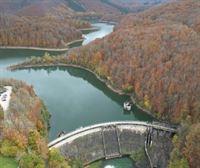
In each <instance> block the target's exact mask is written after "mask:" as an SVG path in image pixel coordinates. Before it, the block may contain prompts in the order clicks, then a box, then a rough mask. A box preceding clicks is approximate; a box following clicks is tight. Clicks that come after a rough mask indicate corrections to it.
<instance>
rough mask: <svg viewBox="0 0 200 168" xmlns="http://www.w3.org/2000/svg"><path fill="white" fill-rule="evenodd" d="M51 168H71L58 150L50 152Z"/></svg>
mask: <svg viewBox="0 0 200 168" xmlns="http://www.w3.org/2000/svg"><path fill="white" fill-rule="evenodd" d="M49 168H70V166H69V165H68V163H67V162H66V161H65V159H64V157H63V156H62V155H61V154H60V153H59V151H58V150H57V149H51V150H50V151H49Z"/></svg>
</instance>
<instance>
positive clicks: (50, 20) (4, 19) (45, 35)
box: [0, 1, 90, 48]
mask: <svg viewBox="0 0 200 168" xmlns="http://www.w3.org/2000/svg"><path fill="white" fill-rule="evenodd" d="M16 14H17V15H9V14H1V15H0V46H27V47H29V46H31V47H49V48H62V47H66V43H68V42H71V41H73V40H77V39H81V38H82V34H81V32H80V31H79V30H78V29H80V28H87V27H90V24H89V23H88V22H85V21H80V20H78V19H76V18H74V15H75V13H74V11H72V10H71V9H70V8H68V7H67V6H66V5H65V4H63V3H57V4H55V3H54V2H51V3H50V2H46V1H44V2H40V3H34V4H31V5H29V6H27V7H23V8H21V9H20V10H18V11H17V12H16Z"/></svg>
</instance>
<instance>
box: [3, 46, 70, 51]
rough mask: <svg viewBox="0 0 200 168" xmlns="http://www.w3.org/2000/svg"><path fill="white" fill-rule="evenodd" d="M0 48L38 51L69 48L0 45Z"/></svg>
mask: <svg viewBox="0 0 200 168" xmlns="http://www.w3.org/2000/svg"><path fill="white" fill-rule="evenodd" d="M0 49H25V50H39V51H68V50H69V48H68V47H67V48H42V47H25V46H0Z"/></svg>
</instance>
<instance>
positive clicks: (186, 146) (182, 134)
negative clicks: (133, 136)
mask: <svg viewBox="0 0 200 168" xmlns="http://www.w3.org/2000/svg"><path fill="white" fill-rule="evenodd" d="M199 7H200V1H199V0H182V1H177V2H172V3H169V4H164V5H162V6H158V7H154V8H151V9H149V10H146V11H145V12H142V13H138V14H129V15H128V16H126V17H124V18H123V19H122V20H121V22H120V23H119V24H118V25H117V26H116V28H115V30H114V32H113V33H111V34H110V35H109V36H107V37H104V38H103V39H97V40H95V41H94V42H92V43H90V44H88V45H86V46H83V47H80V48H77V49H73V50H71V51H70V53H69V56H67V57H66V56H60V57H51V56H48V55H46V56H45V57H43V58H32V59H31V60H30V61H28V62H25V63H24V64H23V65H27V64H31V65H32V64H43V63H44V64H47V63H49V64H55V63H56V64H58V63H66V64H69V63H70V64H76V65H81V66H82V67H85V68H89V69H91V70H92V71H94V72H95V73H96V74H98V75H99V76H100V77H101V78H103V79H105V80H106V81H107V82H108V83H109V84H110V85H112V86H113V87H114V88H117V89H120V90H123V91H124V92H125V93H129V94H131V95H132V97H134V99H135V100H136V102H137V103H138V104H139V105H140V106H141V107H143V108H145V109H147V110H148V111H151V112H152V113H153V114H155V115H156V116H157V117H158V118H159V119H161V120H162V119H164V120H168V121H170V122H173V123H177V124H179V125H180V127H179V133H178V134H177V135H176V136H175V137H174V139H173V143H174V149H173V151H172V153H171V160H170V163H169V168H183V167H184V168H187V167H191V168H196V167H198V165H200V160H199V158H200V143H199V142H200V55H199V53H200V10H199Z"/></svg>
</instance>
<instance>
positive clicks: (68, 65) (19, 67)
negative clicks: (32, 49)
mask: <svg viewBox="0 0 200 168" xmlns="http://www.w3.org/2000/svg"><path fill="white" fill-rule="evenodd" d="M45 67H73V68H79V69H83V70H86V71H88V72H90V73H92V74H93V75H95V77H96V78H97V79H98V80H100V81H101V82H103V83H104V84H105V85H106V86H107V87H108V88H109V89H110V90H112V91H113V92H115V93H117V94H119V95H126V96H129V97H130V99H131V101H132V103H133V104H134V105H135V106H136V107H137V108H138V109H140V110H142V111H144V112H145V113H147V114H149V115H150V116H152V117H154V118H156V116H155V115H154V114H153V113H152V112H150V111H148V110H146V109H145V108H143V107H141V106H140V105H139V104H138V103H137V102H136V99H135V97H134V96H133V95H132V94H128V93H124V92H123V91H122V90H121V89H117V88H114V87H113V86H112V85H111V84H110V83H109V82H108V81H107V80H105V79H102V78H101V77H100V76H99V75H98V74H96V73H95V72H94V71H92V70H91V69H89V68H87V67H84V66H81V65H76V64H64V63H58V64H56V65H55V64H37V65H22V64H18V65H12V66H9V67H8V68H7V69H8V70H11V71H15V70H18V69H30V68H45Z"/></svg>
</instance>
